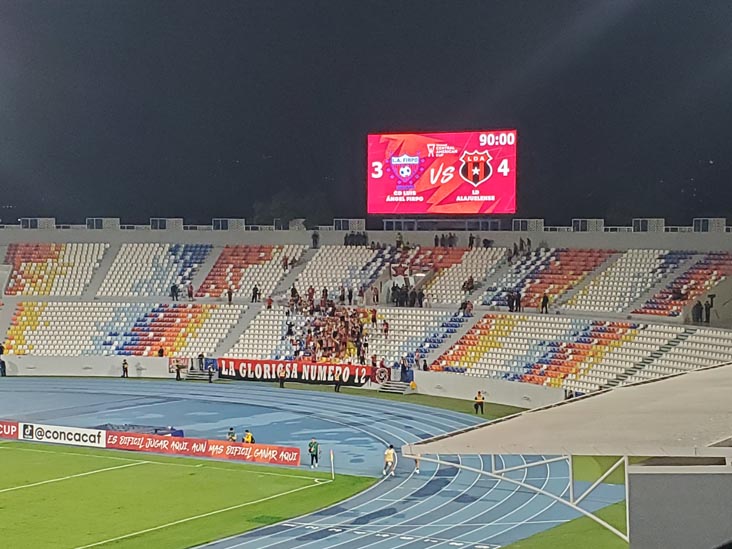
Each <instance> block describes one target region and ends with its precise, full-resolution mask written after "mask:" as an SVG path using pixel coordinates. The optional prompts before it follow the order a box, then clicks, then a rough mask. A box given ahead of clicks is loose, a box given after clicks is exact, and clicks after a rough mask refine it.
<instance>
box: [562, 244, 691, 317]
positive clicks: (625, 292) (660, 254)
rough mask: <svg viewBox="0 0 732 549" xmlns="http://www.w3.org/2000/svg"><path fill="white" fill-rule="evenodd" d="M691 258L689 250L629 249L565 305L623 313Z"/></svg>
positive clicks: (583, 309) (580, 308)
mask: <svg viewBox="0 0 732 549" xmlns="http://www.w3.org/2000/svg"><path fill="white" fill-rule="evenodd" d="M690 257H691V254H690V253H688V252H674V251H668V250H628V251H627V252H625V253H624V254H623V255H621V256H620V257H619V258H618V259H617V260H616V261H615V262H613V263H612V264H611V265H610V266H609V267H608V268H607V269H605V270H604V271H602V272H601V273H599V274H598V275H597V276H596V277H595V278H594V279H593V280H592V281H591V282H590V283H589V284H588V285H587V286H585V287H584V288H582V289H581V290H580V291H579V292H578V293H577V294H576V295H575V296H573V297H572V298H571V299H569V301H568V302H567V303H566V305H565V308H567V309H572V310H577V311H598V312H613V313H620V312H623V311H624V310H625V309H627V308H628V306H629V305H631V304H632V303H634V302H635V301H636V300H638V299H639V298H641V297H642V296H643V295H645V294H646V293H647V292H648V291H650V290H651V288H652V287H654V286H655V285H656V284H658V283H659V282H660V281H661V280H662V279H663V278H664V277H666V276H668V274H669V273H672V272H673V271H674V270H675V269H676V268H678V266H679V265H680V264H681V263H683V262H684V261H686V260H687V259H689V258H690Z"/></svg>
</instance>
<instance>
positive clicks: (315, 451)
mask: <svg viewBox="0 0 732 549" xmlns="http://www.w3.org/2000/svg"><path fill="white" fill-rule="evenodd" d="M308 454H310V468H311V469H315V468H316V467H317V466H318V458H319V457H320V444H318V441H317V440H315V437H313V438H311V439H310V442H309V443H308Z"/></svg>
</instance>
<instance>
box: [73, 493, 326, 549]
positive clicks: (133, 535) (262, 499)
mask: <svg viewBox="0 0 732 549" xmlns="http://www.w3.org/2000/svg"><path fill="white" fill-rule="evenodd" d="M331 482H333V481H332V480H330V479H327V480H326V481H324V482H318V483H313V484H308V485H307V486H301V487H300V488H295V489H293V490H288V491H286V492H282V493H280V494H274V495H272V496H267V497H266V498H260V499H258V500H255V501H248V502H246V503H240V504H239V505H232V506H230V507H225V508H224V509H217V510H216V511H210V512H208V513H202V514H200V515H195V516H192V517H186V518H184V519H180V520H175V521H173V522H168V523H167V524H161V525H160V526H153V527H152V528H145V529H144V530H139V531H138V532H132V533H130V534H125V535H123V536H117V537H116V538H110V539H105V540H104V541H98V542H96V543H90V544H89V545H80V546H79V547H76V548H75V549H88V548H89V547H99V546H100V545H105V544H107V543H112V542H115V541H120V540H123V539H128V538H132V537H135V536H140V535H142V534H149V533H150V532H155V531H157V530H162V529H164V528H170V527H171V526H177V525H178V524H185V523H186V522H191V521H193V520H198V519H202V518H206V517H211V516H213V515H219V514H221V513H226V512H228V511H233V510H235V509H241V508H242V507H248V506H250V505H256V504H257V503H263V502H265V501H269V500H272V499H275V498H279V497H281V496H287V495H289V494H294V493H295V492H301V491H302V490H307V489H308V488H314V487H316V486H325V485H326V484H329V483H331Z"/></svg>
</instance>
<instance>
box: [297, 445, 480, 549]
mask: <svg viewBox="0 0 732 549" xmlns="http://www.w3.org/2000/svg"><path fill="white" fill-rule="evenodd" d="M457 458H458V462H459V463H462V460H461V459H460V456H457ZM457 471H458V473H457V474H456V475H455V476H454V477H452V479H451V480H450V482H448V483H447V485H445V487H444V488H442V489H441V490H440V491H442V490H447V489H449V487H450V485H451V484H452V483H453V482H455V481H456V480H458V477H459V476H460V471H461V469H458V470H457ZM476 480H477V479H476ZM439 493H440V492H436V493H435V494H433V495H431V496H429V497H427V498H426V499H423V500H420V501H418V502H416V503H414V504H413V505H409V506H408V507H405V508H403V509H399V511H398V513H399V514H405V516H406V512H408V511H409V510H410V509H413V508H414V507H417V506H418V505H422V504H427V503H428V502H429V501H430V500H432V499H434V498H435V497H437V495H438V494H439ZM451 501H452V500H451ZM447 503H450V502H446V503H443V504H441V505H438V506H437V507H433V508H432V509H428V510H427V511H425V512H423V513H420V514H419V515H416V516H414V517H413V518H419V517H421V516H423V515H427V514H430V513H432V512H434V511H435V510H436V509H439V508H440V507H442V506H443V505H447ZM389 518H391V517H382V518H379V519H376V520H374V521H372V522H370V523H369V524H368V527H369V528H370V527H371V525H373V524H376V523H379V522H381V521H383V520H386V519H389ZM394 526H398V525H394V524H390V525H388V526H384V527H382V528H380V529H378V530H376V533H377V534H380V533H382V532H384V531H385V530H388V529H389V528H393V527H394ZM371 535H372V534H371V533H369V534H366V535H363V536H358V537H357V538H354V539H349V540H346V541H343V542H341V543H337V544H335V545H328V549H335V548H336V547H342V546H349V545H351V544H352V543H354V542H356V541H358V540H360V539H363V538H366V537H369V536H371ZM382 541H383V540H381V539H379V540H377V541H375V542H372V543H368V544H366V545H359V549H364V548H366V547H370V546H372V545H374V544H376V543H381V542H382ZM311 543H312V542H311ZM307 545H310V544H309V543H306V544H304V545H300V546H299V547H298V549H301V548H302V547H305V546H307Z"/></svg>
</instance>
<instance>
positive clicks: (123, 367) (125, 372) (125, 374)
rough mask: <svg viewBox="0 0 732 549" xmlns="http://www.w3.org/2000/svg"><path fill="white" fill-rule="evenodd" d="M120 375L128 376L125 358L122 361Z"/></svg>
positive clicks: (128, 371)
mask: <svg viewBox="0 0 732 549" xmlns="http://www.w3.org/2000/svg"><path fill="white" fill-rule="evenodd" d="M122 377H130V370H129V366H128V364H127V359H124V360H123V361H122Z"/></svg>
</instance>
